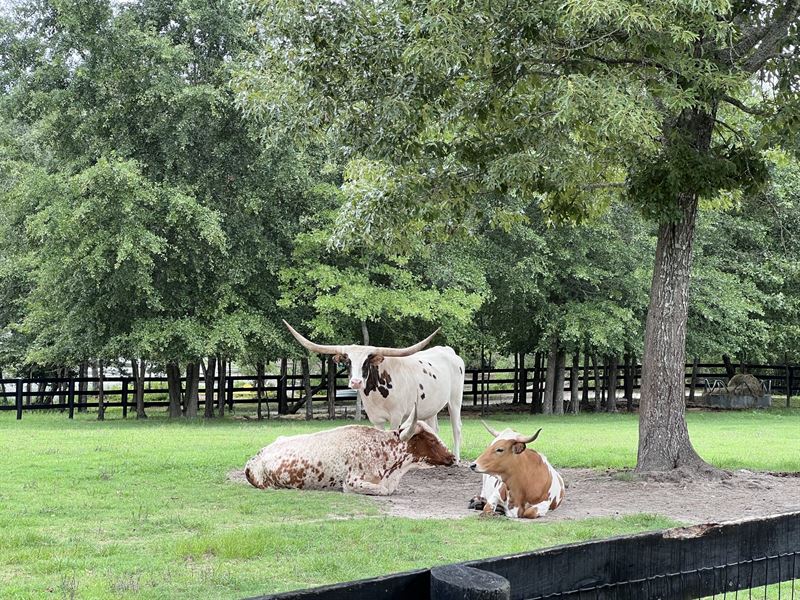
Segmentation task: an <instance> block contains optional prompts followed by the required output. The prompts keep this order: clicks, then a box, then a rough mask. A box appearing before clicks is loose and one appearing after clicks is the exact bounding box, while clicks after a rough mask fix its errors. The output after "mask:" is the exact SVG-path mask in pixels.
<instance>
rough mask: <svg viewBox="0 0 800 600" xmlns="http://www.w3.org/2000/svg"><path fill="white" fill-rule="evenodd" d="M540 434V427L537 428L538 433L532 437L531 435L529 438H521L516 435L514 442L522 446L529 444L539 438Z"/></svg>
mask: <svg viewBox="0 0 800 600" xmlns="http://www.w3.org/2000/svg"><path fill="white" fill-rule="evenodd" d="M540 433H542V428H541V427H540V428H539V431H537V432H536V433H534V434H533V435H531V436H529V437H523V436H521V435H518V436H517V437H516V439H515V440H514V441H516V442H520V443H522V444H530V443H531V442H532V441H533V440H535V439H536V438H537V437H539V434H540Z"/></svg>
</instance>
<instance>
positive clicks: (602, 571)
mask: <svg viewBox="0 0 800 600" xmlns="http://www.w3.org/2000/svg"><path fill="white" fill-rule="evenodd" d="M529 526H530V525H529ZM534 526H535V525H534ZM517 535H525V531H524V528H523V529H521V530H520V531H519V532H518V534H517ZM475 552H476V553H478V552H480V547H479V542H478V540H476V548H475ZM798 578H800V513H790V514H784V515H779V516H775V517H769V518H766V519H753V520H747V521H737V522H733V523H726V524H721V525H719V524H713V523H712V524H707V525H695V526H693V527H686V528H677V529H667V530H664V531H659V532H654V533H644V534H640V535H632V536H625V537H618V538H612V539H608V540H600V541H595V542H585V543H579V544H570V545H567V546H558V547H555V548H549V549H545V550H537V551H535V552H528V553H525V554H517V555H513V556H503V557H498V558H490V559H487V560H478V561H472V562H467V563H461V564H455V565H448V566H444V567H435V568H433V569H423V570H418V571H409V572H406V573H398V574H395V575H388V576H385V577H377V578H375V579H364V580H361V581H354V582H349V583H342V584H339V585H333V586H327V587H321V588H315V589H310V590H303V591H298V592H290V593H286V594H278V595H272V596H260V597H259V600H266V599H267V598H275V599H281V600H312V599H313V600H353V599H356V598H359V599H360V598H369V599H370V600H400V599H414V600H445V599H447V600H450V599H455V598H459V599H463V600H472V599H477V598H481V599H483V600H491V599H497V600H512V599H513V600H523V599H525V600H545V599H548V600H549V599H554V598H558V599H564V600H601V599H603V600H612V599H613V600H623V599H624V600H650V599H653V600H655V599H677V600H688V599H690V598H691V599H694V598H725V599H727V598H731V599H738V598H765V599H766V598H770V599H772V598H776V599H780V600H784V599H785V600H794V599H795V598H798V599H800V580H798ZM781 582H783V583H781Z"/></svg>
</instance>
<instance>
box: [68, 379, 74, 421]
mask: <svg viewBox="0 0 800 600" xmlns="http://www.w3.org/2000/svg"><path fill="white" fill-rule="evenodd" d="M67 406H68V407H69V418H70V419H71V418H72V416H73V415H74V414H75V380H74V379H72V377H70V379H69V388H68V391H67Z"/></svg>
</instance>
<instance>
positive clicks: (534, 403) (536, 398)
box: [530, 352, 542, 414]
mask: <svg viewBox="0 0 800 600" xmlns="http://www.w3.org/2000/svg"><path fill="white" fill-rule="evenodd" d="M541 368H542V353H541V352H536V353H535V354H534V355H533V389H532V390H531V407H530V413H531V414H533V413H535V412H541V410H542V405H541V401H540V398H541V396H540V393H539V388H540V387H541V385H542V375H541V372H540V371H541Z"/></svg>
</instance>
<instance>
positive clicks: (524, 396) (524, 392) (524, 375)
mask: <svg viewBox="0 0 800 600" xmlns="http://www.w3.org/2000/svg"><path fill="white" fill-rule="evenodd" d="M519 383H520V390H519V403H520V404H522V405H524V404H526V403H527V402H528V369H526V368H525V367H522V372H521V374H520V382H519Z"/></svg>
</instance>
